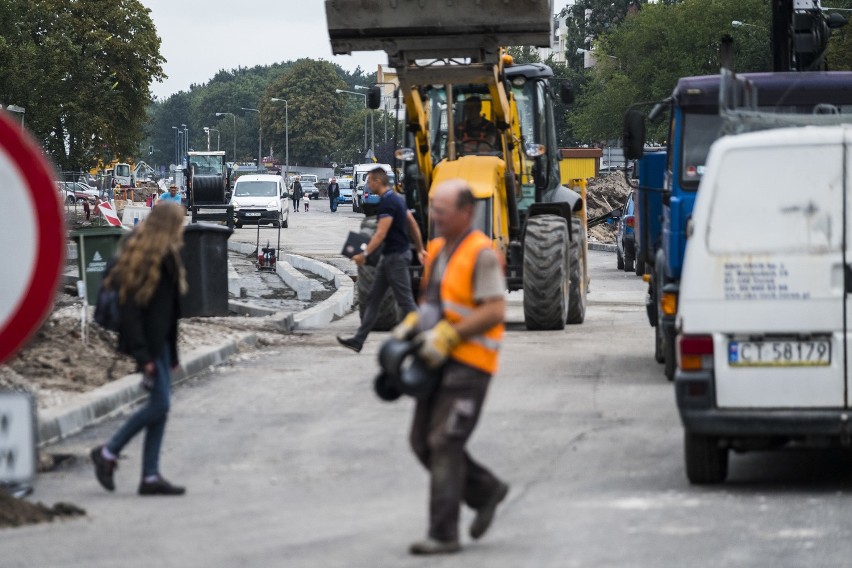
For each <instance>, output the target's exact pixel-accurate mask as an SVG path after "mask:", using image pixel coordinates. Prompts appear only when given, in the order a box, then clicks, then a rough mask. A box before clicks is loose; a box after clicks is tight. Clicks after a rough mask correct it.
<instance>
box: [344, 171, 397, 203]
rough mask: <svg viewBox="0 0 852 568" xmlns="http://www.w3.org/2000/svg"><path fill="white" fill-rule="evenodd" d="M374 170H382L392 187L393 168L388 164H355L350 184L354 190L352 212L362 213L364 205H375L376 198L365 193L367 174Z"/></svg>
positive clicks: (393, 180) (393, 179)
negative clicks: (389, 179)
mask: <svg viewBox="0 0 852 568" xmlns="http://www.w3.org/2000/svg"><path fill="white" fill-rule="evenodd" d="M376 168H382V169H383V170H385V171H386V172H387V174H388V176H389V177H390V178H391V181H390V183H391V186H393V185H394V182H395V178H394V174H393V168H392V167H391V166H390V164H372V163H371V164H357V165H355V166H353V168H352V183H353V184H354V186H355V188H354V190H353V192H352V211H354V212H355V213H360V212H363V211H364V203H370V204H376V203H378V198H376V197H375V196H374V197H373V198H371V197H370V195H369V192H368V191H367V174H369V173H370V172H371V171H373V170H374V169H376Z"/></svg>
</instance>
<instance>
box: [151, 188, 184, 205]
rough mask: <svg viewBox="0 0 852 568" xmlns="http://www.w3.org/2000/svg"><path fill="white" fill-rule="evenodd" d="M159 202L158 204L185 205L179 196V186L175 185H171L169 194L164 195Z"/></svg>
mask: <svg viewBox="0 0 852 568" xmlns="http://www.w3.org/2000/svg"><path fill="white" fill-rule="evenodd" d="M157 202H158V203H168V202H171V203H176V204H177V205H183V200H182V199H181V197H180V195H178V192H177V186H176V185H175V184H172V185H170V186H169V191H168V193H164V194H162V195H161V196H160V198H159V199H158V200H157Z"/></svg>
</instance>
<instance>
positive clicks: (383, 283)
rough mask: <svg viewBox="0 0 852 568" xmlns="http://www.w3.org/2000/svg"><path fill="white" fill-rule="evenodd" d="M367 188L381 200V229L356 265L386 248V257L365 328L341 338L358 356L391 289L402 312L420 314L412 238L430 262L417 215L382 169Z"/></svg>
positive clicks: (369, 302) (363, 320)
mask: <svg viewBox="0 0 852 568" xmlns="http://www.w3.org/2000/svg"><path fill="white" fill-rule="evenodd" d="M367 187H368V188H369V190H370V193H376V194H378V195H379V196H380V201H379V207H378V212H377V213H376V216H377V218H378V225H377V226H376V232H375V234H374V235H373V237H372V238H371V239H370V242H369V243H367V248H366V249H365V250H364V252H363V253H361V254H356V255H355V256H354V257H352V260H354V261H355V263H356V264H359V265H361V264H364V263H365V262H366V260H367V256H368V255H370V254H371V253H374V252H376V251H377V250H378V249H379V248H380V247H382V245H384V247H383V248H382V253H381V254H382V256H381V258H380V259H379V264H378V265H377V266H376V279H375V280H374V281H373V287H372V288H370V293H369V295H368V296H367V307H366V308H365V309H364V315H363V316H362V317H361V325H360V326H359V327H358V331H356V332H355V335H354V336H352V337H349V338H343V337H340V336H338V337H337V341H338V342H340V344H341V345H343V346H344V347H347V348H349V349H351V350H352V351H355V352H356V353H358V352H359V351H361V348H362V347H363V346H364V341H365V340H366V339H367V335H369V333H370V331H372V329H373V325H375V323H376V320H377V319H378V317H379V306H380V305H381V303H382V298H384V296H385V292H387V289H388V288H390V289H391V290H393V295H394V297H395V298H396V302H397V303H398V304H399V307H400V308H402V312H403V313H405V314H407V313H409V312H412V311H416V310H417V305H416V304H415V303H414V295H413V294H412V293H411V278H410V276H409V274H408V267H409V265H410V264H411V249H410V248H409V235H411V237H413V239H414V245H415V247H416V249H417V255H418V256H419V257H420V262H421V263H422V262H423V261H424V260H425V258H426V251H425V249H424V248H423V239H422V237H421V236H420V228H419V227H418V226H417V221H416V220H415V219H414V215H412V214H411V211H409V210H408V208H407V207H406V206H405V201H404V200H403V198H402V196H400V195H398V194H397V193H396V192H394V191H393V189H391V187H390V178H389V177H388V174H387V172H385V170H384V169H382V168H376V169H374V170H372V171H371V172H370V173H369V174H368V175H367Z"/></svg>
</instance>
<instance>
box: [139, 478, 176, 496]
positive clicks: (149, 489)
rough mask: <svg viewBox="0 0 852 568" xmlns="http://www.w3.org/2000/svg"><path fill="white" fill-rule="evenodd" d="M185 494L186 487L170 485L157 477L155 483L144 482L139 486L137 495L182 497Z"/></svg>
mask: <svg viewBox="0 0 852 568" xmlns="http://www.w3.org/2000/svg"><path fill="white" fill-rule="evenodd" d="M184 493H186V487H180V486H179V485H172V484H171V483H169V482H168V481H166V480H165V479H163V478H162V477H158V478H157V480H156V481H145V480H144V479H143V480H142V483H140V484H139V495H183V494H184Z"/></svg>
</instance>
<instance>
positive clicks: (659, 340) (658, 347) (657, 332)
mask: <svg viewBox="0 0 852 568" xmlns="http://www.w3.org/2000/svg"><path fill="white" fill-rule="evenodd" d="M654 360H655V361H656V362H657V363H665V362H666V358H665V355H663V332H662V330H661V329H660V326H659V325H657V326H655V327H654Z"/></svg>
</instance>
